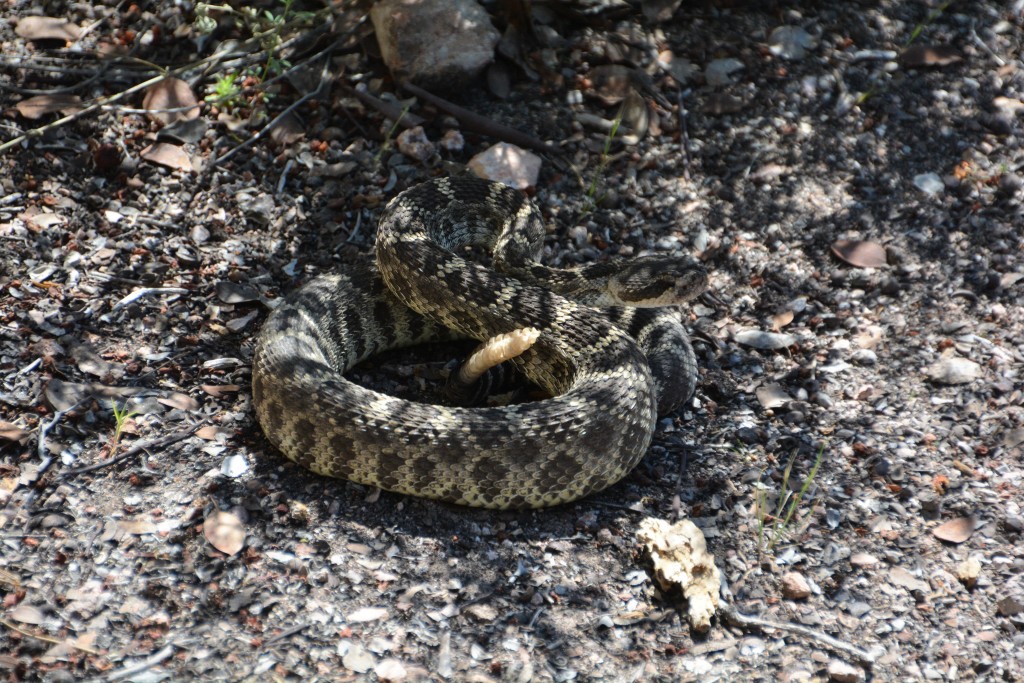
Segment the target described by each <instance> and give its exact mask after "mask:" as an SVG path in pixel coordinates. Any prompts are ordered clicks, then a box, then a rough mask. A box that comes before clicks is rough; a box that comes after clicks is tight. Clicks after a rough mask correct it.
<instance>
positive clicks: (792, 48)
mask: <svg viewBox="0 0 1024 683" xmlns="http://www.w3.org/2000/svg"><path fill="white" fill-rule="evenodd" d="M816 44H817V43H816V41H815V40H814V36H812V35H811V34H810V33H808V32H807V31H805V30H804V29H802V28H800V27H799V26H779V27H778V28H776V29H775V30H774V31H772V33H771V35H770V36H769V37H768V49H769V50H771V52H772V54H775V55H778V56H780V57H782V58H783V59H789V60H797V59H803V58H804V57H805V56H806V55H807V50H808V49H810V48H813V47H815V45H816Z"/></svg>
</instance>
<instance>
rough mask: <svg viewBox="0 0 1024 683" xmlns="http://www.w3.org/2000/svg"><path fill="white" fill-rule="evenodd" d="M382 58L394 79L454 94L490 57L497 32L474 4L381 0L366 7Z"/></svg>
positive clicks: (464, 1) (469, 1) (465, 0)
mask: <svg viewBox="0 0 1024 683" xmlns="http://www.w3.org/2000/svg"><path fill="white" fill-rule="evenodd" d="M370 20H371V21H372V22H373V27H374V34H375V35H376V36H377V43H378V45H379V46H380V53H381V57H382V58H383V60H384V63H385V64H387V67H388V69H390V70H391V73H392V75H394V76H395V77H396V80H399V81H401V80H405V79H409V80H411V81H412V82H414V83H416V84H417V85H420V86H422V87H424V88H427V89H428V90H434V89H436V90H444V91H454V90H458V89H459V88H463V87H466V86H467V85H469V84H470V83H471V82H473V80H475V79H476V77H477V76H479V75H480V74H481V73H483V70H484V69H485V68H486V67H487V65H489V64H490V63H491V61H493V59H494V48H495V46H496V45H497V44H498V41H499V40H500V39H501V34H500V33H498V31H497V30H496V29H495V28H494V26H493V25H492V24H491V21H490V17H488V16H487V12H486V10H484V8H483V7H481V6H480V5H479V3H477V2H475V1H474V0H420V2H407V1H406V0H381V1H380V2H376V3H374V4H373V7H372V8H371V9H370Z"/></svg>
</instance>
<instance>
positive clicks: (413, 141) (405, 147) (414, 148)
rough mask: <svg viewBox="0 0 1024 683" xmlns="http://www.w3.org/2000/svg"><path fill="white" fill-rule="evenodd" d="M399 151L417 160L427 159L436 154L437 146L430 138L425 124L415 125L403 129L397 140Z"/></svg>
mask: <svg viewBox="0 0 1024 683" xmlns="http://www.w3.org/2000/svg"><path fill="white" fill-rule="evenodd" d="M395 142H396V143H397V145H398V151H399V152H401V153H402V154H404V155H405V156H407V157H409V158H410V159H415V160H416V161H426V160H427V159H429V158H430V157H432V156H434V152H435V151H436V150H437V148H436V147H435V146H434V143H432V142H431V141H430V140H429V139H428V138H427V134H426V132H425V131H424V130H423V126H414V127H412V128H409V129H408V130H403V131H402V132H401V133H399V134H398V138H397V139H396V140H395Z"/></svg>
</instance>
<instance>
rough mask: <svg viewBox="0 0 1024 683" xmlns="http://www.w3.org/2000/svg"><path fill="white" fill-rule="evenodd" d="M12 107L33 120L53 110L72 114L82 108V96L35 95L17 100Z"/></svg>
mask: <svg viewBox="0 0 1024 683" xmlns="http://www.w3.org/2000/svg"><path fill="white" fill-rule="evenodd" d="M14 108H15V109H17V110H18V113H19V114H21V115H22V116H24V117H25V118H26V119H31V120H33V121H34V120H36V119H38V118H42V117H43V116H46V115H47V114H52V113H54V112H60V113H62V114H73V113H75V112H77V111H79V110H81V109H82V98H81V97H79V96H78V95H36V96H35V97H29V98H28V99H25V100H22V101H21V102H18V103H17V104H16V105H14Z"/></svg>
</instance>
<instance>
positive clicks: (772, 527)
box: [754, 443, 825, 552]
mask: <svg viewBox="0 0 1024 683" xmlns="http://www.w3.org/2000/svg"><path fill="white" fill-rule="evenodd" d="M824 453H825V444H824V443H822V444H821V448H819V449H818V456H817V457H816V458H815V459H814V465H813V466H812V467H811V471H810V472H808V473H807V476H806V477H805V478H804V481H803V484H802V485H801V487H800V490H799V491H797V492H796V493H793V492H792V491H790V490H789V477H790V474H791V473H792V471H793V463H794V462H796V451H793V455H792V456H790V458H789V463H788V464H787V465H786V469H785V470H784V471H783V473H782V486H781V489H780V490H781V493H780V494H779V501H778V504H777V505H776V508H775V513H774V514H771V513H769V505H768V489H767V487H765V485H764V484H761V483H760V482H759V483H758V484H757V492H756V494H755V498H754V510H755V515H756V516H757V542H758V547H759V548H762V549H764V550H765V551H766V552H771V550H772V549H773V548H774V547H775V544H776V543H778V542H779V539H781V538H782V536H783V534H785V533H786V531H787V529H788V528H789V523H790V521H792V519H793V516H794V515H795V514H796V512H797V510H798V509H799V508H800V503H801V502H802V501H803V498H804V495H805V494H806V493H807V489H809V488H810V487H811V484H812V483H813V482H814V477H815V476H816V475H817V474H818V468H819V467H820V466H821V461H822V457H823V456H824ZM766 530H767V535H768V536H769V538H768V542H767V544H766V543H765V535H766Z"/></svg>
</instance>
